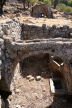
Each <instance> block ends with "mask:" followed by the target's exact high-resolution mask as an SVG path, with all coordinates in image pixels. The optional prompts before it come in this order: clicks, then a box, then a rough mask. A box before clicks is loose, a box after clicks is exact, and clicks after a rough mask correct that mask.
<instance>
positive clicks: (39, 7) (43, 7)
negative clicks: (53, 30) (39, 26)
mask: <svg viewBox="0 0 72 108" xmlns="http://www.w3.org/2000/svg"><path fill="white" fill-rule="evenodd" d="M31 16H33V17H37V18H39V17H40V18H41V17H47V18H53V13H52V11H51V8H50V6H49V5H48V4H36V5H35V6H33V7H32V11H31Z"/></svg>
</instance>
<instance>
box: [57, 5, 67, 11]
mask: <svg viewBox="0 0 72 108" xmlns="http://www.w3.org/2000/svg"><path fill="white" fill-rule="evenodd" d="M65 8H66V5H65V4H58V5H57V7H56V9H57V10H58V11H60V12H62V11H64V10H65Z"/></svg>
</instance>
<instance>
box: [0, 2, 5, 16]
mask: <svg viewBox="0 0 72 108" xmlns="http://www.w3.org/2000/svg"><path fill="white" fill-rule="evenodd" d="M5 2H6V0H0V15H2V14H3V6H4V4H5Z"/></svg>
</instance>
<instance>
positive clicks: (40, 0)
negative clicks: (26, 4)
mask: <svg viewBox="0 0 72 108" xmlns="http://www.w3.org/2000/svg"><path fill="white" fill-rule="evenodd" d="M40 2H43V3H47V4H49V5H50V6H51V5H52V1H51V0H39V3H40Z"/></svg>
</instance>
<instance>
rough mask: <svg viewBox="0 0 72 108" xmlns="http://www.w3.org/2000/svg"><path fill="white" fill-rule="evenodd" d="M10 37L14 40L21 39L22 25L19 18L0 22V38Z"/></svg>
mask: <svg viewBox="0 0 72 108" xmlns="http://www.w3.org/2000/svg"><path fill="white" fill-rule="evenodd" d="M4 35H5V36H10V37H12V38H13V39H14V40H17V39H20V37H21V24H20V22H19V20H18V19H17V18H13V19H6V20H2V21H1V22H0V38H3V36H4Z"/></svg>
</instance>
